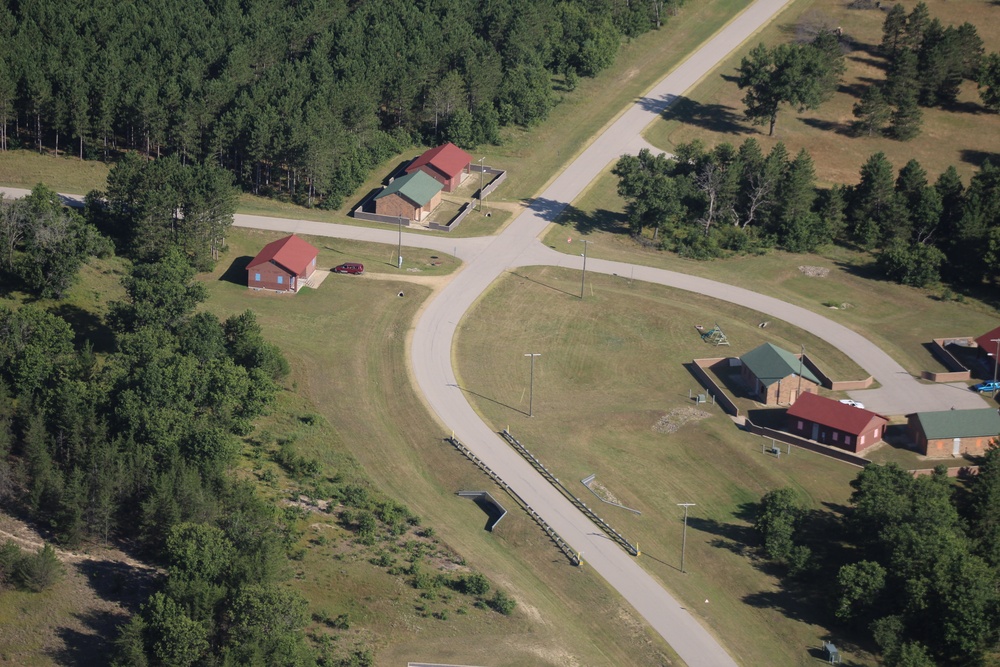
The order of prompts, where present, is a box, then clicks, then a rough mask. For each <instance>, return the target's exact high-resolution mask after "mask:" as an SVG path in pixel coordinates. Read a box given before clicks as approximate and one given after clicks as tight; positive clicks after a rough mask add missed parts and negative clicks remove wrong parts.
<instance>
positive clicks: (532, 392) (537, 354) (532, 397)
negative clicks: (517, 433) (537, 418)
mask: <svg viewBox="0 0 1000 667" xmlns="http://www.w3.org/2000/svg"><path fill="white" fill-rule="evenodd" d="M524 356H526V357H531V375H530V376H529V377H530V378H531V379H530V380H529V383H528V416H529V417H532V416H534V413H533V412H532V404H533V402H534V400H535V357H540V356H542V353H541V352H531V353H528V354H526V355H524Z"/></svg>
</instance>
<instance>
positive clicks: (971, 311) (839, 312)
mask: <svg viewBox="0 0 1000 667" xmlns="http://www.w3.org/2000/svg"><path fill="white" fill-rule="evenodd" d="M616 184H617V179H616V178H615V177H614V176H612V175H611V174H610V173H609V172H605V173H604V174H603V175H602V176H601V177H599V179H598V180H597V181H595V183H594V185H593V186H592V187H591V188H590V189H589V190H588V191H587V192H586V193H585V194H584V195H583V197H581V198H580V200H578V201H577V202H575V203H574V205H573V206H571V207H570V208H569V209H567V211H566V212H565V213H564V214H563V215H562V217H561V218H560V220H559V221H558V222H557V223H556V224H555V225H553V226H552V227H551V228H550V230H549V232H548V233H547V234H546V236H545V243H546V245H550V246H552V247H554V248H556V249H557V250H559V251H561V252H569V253H572V252H578V251H577V250H575V248H576V246H577V245H578V244H579V239H580V238H581V237H585V238H587V239H588V240H590V241H592V243H591V244H590V245H589V246H588V252H589V254H590V256H592V257H601V258H603V259H612V260H617V261H625V262H632V263H636V264H645V265H649V266H657V267H660V268H664V269H670V270H672V271H678V272H681V273H691V274H697V275H699V276H702V277H705V278H711V279H714V280H719V281H721V282H724V283H729V284H734V285H741V286H743V287H747V288H749V289H752V290H755V291H757V292H761V293H763V294H768V295H770V296H773V297H776V298H779V299H782V300H784V301H788V302H790V303H794V304H796V305H799V306H802V307H803V308H808V309H809V310H813V311H815V312H818V313H822V314H823V315H825V316H827V317H829V318H831V319H832V320H834V321H836V322H839V323H841V324H844V325H845V326H848V327H850V328H852V329H854V330H856V331H858V332H860V333H862V334H864V335H865V336H866V337H867V338H869V339H870V340H872V341H873V342H875V343H876V344H877V345H878V346H879V347H881V348H882V349H883V350H885V351H886V352H888V353H889V354H890V355H892V357H893V358H895V359H896V360H897V361H899V363H901V364H902V365H903V367H904V368H906V369H907V370H909V371H910V372H912V373H915V374H918V375H919V373H920V371H922V370H933V371H942V370H945V369H944V368H943V366H942V365H941V364H940V363H939V362H938V361H937V360H936V359H935V358H934V357H933V356H931V354H930V353H929V352H928V351H927V350H926V349H925V348H924V344H925V343H927V342H929V341H930V340H931V339H932V338H936V337H944V336H978V335H980V334H982V333H983V332H984V331H989V330H990V329H992V328H993V327H995V326H996V325H997V319H998V316H997V312H996V310H995V309H994V307H992V306H991V305H990V304H986V303H982V302H979V301H976V300H975V299H971V298H970V299H965V302H964V303H959V302H957V301H945V300H942V299H941V294H942V292H941V291H940V290H926V289H917V288H912V287H904V286H902V285H897V284H895V283H892V282H889V281H885V280H879V279H878V278H877V277H876V276H875V272H874V271H873V270H872V266H871V265H872V258H871V256H870V255H867V254H863V253H857V252H853V251H850V250H846V249H844V248H839V247H830V248H828V249H827V251H826V252H825V253H823V254H816V255H805V254H803V255H797V254H792V253H787V252H782V251H773V252H769V253H768V254H766V255H764V256H760V257H751V256H743V257H732V258H729V259H723V260H713V261H708V262H699V261H695V260H688V259H682V258H679V257H677V256H676V255H674V254H673V253H665V252H660V251H657V250H651V249H646V248H643V247H641V246H639V245H638V244H636V243H635V241H634V240H633V239H632V238H631V236H630V235H629V233H628V227H627V224H626V220H625V216H624V213H623V210H624V202H623V201H622V200H621V198H620V197H619V196H618V194H617V193H616V191H615V188H616ZM569 238H572V239H573V241H572V243H567V239H569ZM802 266H815V267H820V268H823V269H827V270H828V271H829V272H828V273H827V275H826V276H825V277H809V276H807V275H805V274H804V273H803V272H802V271H801V270H800V269H799V267H802ZM994 298H995V295H994ZM827 304H834V305H839V306H841V307H839V308H831V307H830V306H829V305H827ZM844 306H846V307H844ZM706 319H707V318H706V317H704V316H702V317H699V318H698V321H697V322H695V323H699V324H704V323H706V322H704V320H706ZM709 323H710V322H709ZM723 324H725V323H723ZM773 324H774V323H772V325H773ZM724 328H725V326H724ZM796 347H797V344H795V345H793V346H792V349H794V348H796ZM806 347H807V350H810V352H809V354H810V356H812V352H811V350H812V347H811V346H810V345H809V344H808V343H806ZM739 349H740V351H744V349H743V348H742V347H741V348H739ZM747 349H749V348H747ZM838 379H839V378H838Z"/></svg>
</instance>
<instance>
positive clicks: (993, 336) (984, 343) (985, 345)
mask: <svg viewBox="0 0 1000 667" xmlns="http://www.w3.org/2000/svg"><path fill="white" fill-rule="evenodd" d="M998 338H1000V327H997V328H996V329H994V330H993V331H987V332H986V333H984V334H983V335H982V336H980V337H979V338H977V339H976V345H978V346H979V347H980V349H982V351H983V352H984V353H985V354H986V355H987V356H989V357H995V356H996V353H997V344H996V343H994V342H993V341H995V340H997V339H998Z"/></svg>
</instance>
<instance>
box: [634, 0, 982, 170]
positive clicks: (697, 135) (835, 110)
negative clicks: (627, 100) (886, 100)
mask: <svg viewBox="0 0 1000 667" xmlns="http://www.w3.org/2000/svg"><path fill="white" fill-rule="evenodd" d="M892 4H893V2H892V1H891V0H890V1H889V2H883V3H882V5H883V7H884V8H885V9H886V10H887V9H888V8H889V7H891V6H892ZM915 4H916V3H915V2H912V1H909V0H908V1H907V2H904V3H903V5H904V6H905V7H906V10H907V13H909V12H910V11H911V10H912V9H913V7H914V5H915ZM927 6H928V9H929V10H930V15H931V16H932V17H937V18H939V19H940V20H941V22H942V24H943V25H945V26H948V25H955V26H956V27H957V26H959V25H961V24H962V23H964V22H966V21H968V22H970V23H972V24H973V25H975V26H976V29H977V31H978V34H979V36H980V38H981V39H982V40H983V43H984V48H985V52H986V53H992V52H996V51H998V50H1000V23H998V22H997V21H996V17H995V13H996V12H995V7H994V6H992V5H991V4H990V3H988V2H983V1H982V0H927ZM885 15H886V13H885V11H883V10H880V9H874V8H873V9H851V8H850V3H846V2H839V1H836V0H799V1H798V2H796V3H795V4H794V5H792V6H791V7H789V8H788V9H787V10H786V11H785V12H784V13H782V14H781V15H780V16H779V17H778V19H777V20H776V21H775V22H774V23H773V24H772V25H771V26H770V27H768V28H767V29H765V30H763V31H762V32H761V33H760V35H759V36H757V37H754V38H752V39H750V40H749V41H748V42H747V43H746V44H745V45H744V47H743V49H742V50H741V51H739V52H737V53H735V54H734V55H733V56H732V57H730V58H729V59H728V60H727V61H726V62H725V63H723V64H722V66H721V67H720V68H719V69H718V70H716V72H715V73H713V74H712V75H710V76H708V77H707V78H706V79H705V80H704V81H703V82H702V83H700V84H699V85H698V86H696V87H695V88H694V89H693V90H692V91H690V92H689V93H688V95H687V98H686V99H683V100H681V101H680V102H679V103H678V104H677V105H675V107H674V108H673V109H672V110H670V111H668V112H667V113H666V114H665V116H664V119H663V120H659V121H657V122H656V123H654V124H653V125H651V126H650V127H649V128H648V129H647V131H646V133H645V136H646V138H647V139H648V140H649V141H650V142H651V143H652V144H654V145H655V146H658V147H660V148H661V149H663V150H671V149H673V148H674V147H676V146H677V145H678V144H681V143H687V142H690V141H692V140H694V139H700V140H701V141H703V142H705V144H707V145H708V146H714V145H716V144H719V143H722V142H729V143H732V144H734V145H738V144H740V143H742V142H743V140H744V139H746V138H747V137H751V136H752V137H755V138H756V139H757V140H758V141H759V142H760V144H761V147H762V148H763V150H764V151H765V152H767V151H768V150H770V149H771V147H772V146H773V145H774V144H775V143H776V142H778V141H782V142H784V143H785V145H786V146H787V147H788V150H789V153H790V154H791V155H795V154H796V153H797V152H798V151H799V149H801V148H805V149H806V150H807V151H809V153H810V154H811V155H812V157H813V160H814V161H815V163H816V174H817V177H818V178H819V180H820V181H821V182H824V183H827V184H831V183H845V184H853V183H857V182H858V180H859V175H858V172H859V170H860V168H861V165H862V164H863V163H864V162H865V161H866V160H867V159H868V157H869V156H870V155H871V154H873V153H875V152H878V151H882V152H884V153H885V154H886V155H887V156H888V158H889V160H890V161H891V162H892V163H893V165H894V166H895V167H896V169H897V170H898V169H899V168H900V167H902V166H903V165H904V164H906V162H907V161H908V160H910V159H911V158H914V159H916V160H917V161H919V162H920V164H921V165H922V166H923V167H924V169H926V170H927V172H928V174H929V176H930V179H931V181H933V180H934V179H936V178H937V176H938V174H940V173H941V172H942V171H944V170H945V169H947V168H948V166H949V165H954V166H955V168H956V169H958V171H959V173H960V174H961V175H962V178H963V179H964V180H965V182H966V184H968V180H969V177H970V176H971V175H972V173H973V172H974V171H975V170H976V169H977V168H978V167H979V165H981V164H982V162H983V160H984V159H986V158H991V159H992V160H993V162H994V163H996V162H997V160H998V158H1000V115H998V114H995V113H988V112H986V110H985V109H983V108H982V107H981V105H980V100H979V95H978V92H977V90H976V85H975V84H974V83H970V82H966V83H965V84H964V85H963V86H962V91H961V94H960V96H959V104H958V105H957V108H956V109H949V110H942V109H929V108H922V109H921V110H922V112H923V128H922V131H921V133H920V135H919V136H917V137H916V138H915V139H913V140H911V141H905V142H903V141H895V140H892V139H888V138H870V137H867V136H866V137H853V136H851V135H850V133H849V131H848V130H849V127H850V124H851V123H852V122H853V121H854V120H855V119H854V116H853V113H852V109H853V107H854V104H855V102H857V101H858V100H859V99H860V96H861V94H862V93H863V92H864V90H865V88H867V87H868V86H869V85H870V84H871V83H872V82H875V81H884V79H885V69H884V67H885V65H884V61H883V60H882V58H881V57H880V56H879V54H878V45H879V44H880V43H881V41H882V23H883V21H884V20H885ZM818 26H824V27H827V28H831V29H832V28H836V27H838V26H839V27H841V28H842V29H843V31H844V40H843V43H844V44H845V48H848V49H850V50H849V51H848V53H847V55H846V59H845V64H846V66H847V71H846V73H845V76H844V78H843V81H842V83H841V85H840V87H839V89H838V91H837V92H836V94H835V95H834V96H833V97H832V99H830V100H828V101H827V102H825V103H824V104H823V105H822V106H821V107H820V108H819V109H817V110H813V111H806V112H803V113H801V114H800V113H797V112H796V110H795V109H793V108H791V107H789V106H788V105H782V108H781V111H780V112H779V113H778V122H777V126H776V128H775V135H774V136H773V137H768V136H767V127H761V126H753V125H751V124H750V123H749V121H747V120H746V119H745V118H744V116H743V111H744V105H743V102H742V99H743V96H744V93H745V91H741V90H739V88H738V87H737V85H736V77H737V73H736V69H737V68H738V67H739V64H740V60H741V59H742V58H743V57H744V56H745V55H746V54H747V53H748V52H749V50H750V49H751V48H753V47H754V46H756V45H757V44H759V43H760V42H764V43H765V44H768V45H774V44H778V43H782V42H787V41H790V40H793V39H795V38H796V37H797V36H799V35H802V34H808V30H809V29H814V28H816V27H818Z"/></svg>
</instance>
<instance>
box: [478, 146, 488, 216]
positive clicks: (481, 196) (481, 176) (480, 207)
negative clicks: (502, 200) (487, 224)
mask: <svg viewBox="0 0 1000 667" xmlns="http://www.w3.org/2000/svg"><path fill="white" fill-rule="evenodd" d="M485 159H486V156H485V155H484V156H483V157H481V158H479V212H480V213H482V212H483V160H485Z"/></svg>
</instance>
